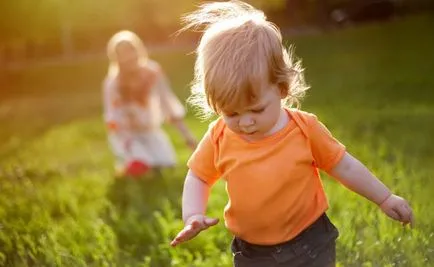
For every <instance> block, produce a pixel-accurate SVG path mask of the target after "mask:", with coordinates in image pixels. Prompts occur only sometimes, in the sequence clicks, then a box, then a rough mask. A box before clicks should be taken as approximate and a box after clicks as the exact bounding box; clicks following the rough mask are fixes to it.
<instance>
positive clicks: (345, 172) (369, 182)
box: [330, 153, 413, 225]
mask: <svg viewBox="0 0 434 267" xmlns="http://www.w3.org/2000/svg"><path fill="white" fill-rule="evenodd" d="M330 174H331V175H332V176H334V177H336V179H338V180H339V181H340V182H341V183H342V184H344V185H345V186H346V187H348V188H349V189H351V190H352V191H354V192H356V193H358V194H359V195H362V196H364V197H365V198H367V199H369V200H370V201H372V202H374V203H376V204H377V205H379V207H380V208H381V209H382V210H383V212H384V213H386V214H387V215H388V216H389V217H391V218H393V219H395V220H398V221H401V222H402V223H404V225H405V224H408V223H410V225H413V212H412V210H411V208H410V206H409V204H408V203H407V201H406V200H405V199H403V198H401V197H399V196H397V195H394V194H392V193H391V192H390V190H389V189H388V188H387V187H386V186H385V185H384V184H383V183H382V182H381V181H380V180H379V179H378V178H376V177H375V176H374V175H373V174H372V173H371V172H370V171H369V170H368V168H366V167H365V166H364V165H363V164H362V163H361V162H360V161H358V160H357V159H356V158H354V157H353V156H351V155H350V154H349V153H345V155H344V156H343V158H342V159H341V160H340V161H339V163H338V164H337V165H336V166H335V167H334V168H333V169H332V170H331V171H330Z"/></svg>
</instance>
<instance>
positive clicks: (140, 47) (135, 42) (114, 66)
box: [107, 30, 148, 76]
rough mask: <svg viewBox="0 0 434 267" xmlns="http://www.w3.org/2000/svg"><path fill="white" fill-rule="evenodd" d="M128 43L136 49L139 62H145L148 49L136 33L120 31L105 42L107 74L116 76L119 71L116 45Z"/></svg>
mask: <svg viewBox="0 0 434 267" xmlns="http://www.w3.org/2000/svg"><path fill="white" fill-rule="evenodd" d="M123 42H126V43H129V44H130V45H131V46H132V47H133V48H134V49H135V50H136V51H137V55H138V56H139V63H140V64H141V63H143V64H145V63H146V61H147V60H148V51H147V50H146V47H145V45H144V44H143V42H142V40H141V39H140V37H139V36H137V34H135V33H133V32H131V31H126V30H123V31H120V32H117V33H116V34H114V35H113V36H112V37H111V38H110V40H109V41H108V43H107V57H108V58H109V61H110V63H109V69H108V75H109V76H116V75H117V74H118V73H119V65H118V59H117V54H116V47H117V46H118V45H119V44H120V43H123Z"/></svg>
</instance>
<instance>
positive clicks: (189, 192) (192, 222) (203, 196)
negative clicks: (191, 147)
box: [170, 170, 218, 246]
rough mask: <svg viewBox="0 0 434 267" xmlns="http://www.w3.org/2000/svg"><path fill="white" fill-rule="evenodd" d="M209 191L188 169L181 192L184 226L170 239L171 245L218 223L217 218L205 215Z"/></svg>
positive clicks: (188, 238)
mask: <svg viewBox="0 0 434 267" xmlns="http://www.w3.org/2000/svg"><path fill="white" fill-rule="evenodd" d="M209 191H210V188H209V185H207V184H206V183H205V182H203V181H202V180H201V179H199V178H198V177H197V176H196V175H195V174H194V173H193V172H192V171H191V170H189V171H188V173H187V177H186V179H185V183H184V191H183V194H182V219H183V221H184V224H185V226H184V229H182V230H181V231H180V232H179V233H178V235H177V236H176V237H175V238H174V239H173V240H172V242H171V243H170V245H171V246H176V245H178V244H180V243H182V242H185V241H188V240H190V239H192V238H194V237H195V236H196V235H198V234H199V233H200V232H201V231H203V230H206V229H207V228H208V227H210V226H213V225H216V224H217V223H218V219H212V218H208V217H206V216H205V211H206V204H207V202H208V196H209Z"/></svg>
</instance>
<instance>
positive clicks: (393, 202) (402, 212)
mask: <svg viewBox="0 0 434 267" xmlns="http://www.w3.org/2000/svg"><path fill="white" fill-rule="evenodd" d="M380 208H381V210H382V211H383V212H384V213H386V215H387V216H389V217H390V218H392V219H395V220H397V221H400V222H402V224H403V225H404V226H405V225H407V224H410V226H411V227H413V224H414V218H413V211H412V210H411V207H410V205H409V204H408V202H407V201H406V200H405V199H403V198H402V197H399V196H397V195H394V194H392V195H390V196H389V197H388V198H387V199H386V200H385V201H384V202H383V203H381V205H380Z"/></svg>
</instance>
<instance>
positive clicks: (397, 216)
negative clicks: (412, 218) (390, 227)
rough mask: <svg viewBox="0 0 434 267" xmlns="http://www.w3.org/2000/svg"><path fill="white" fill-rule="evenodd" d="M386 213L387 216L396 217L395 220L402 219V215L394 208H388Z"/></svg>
mask: <svg viewBox="0 0 434 267" xmlns="http://www.w3.org/2000/svg"><path fill="white" fill-rule="evenodd" d="M384 212H385V213H386V214H387V216H389V217H390V218H392V219H394V220H397V221H401V217H400V216H399V214H398V213H397V212H396V211H394V210H393V209H388V210H385V211H384Z"/></svg>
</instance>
